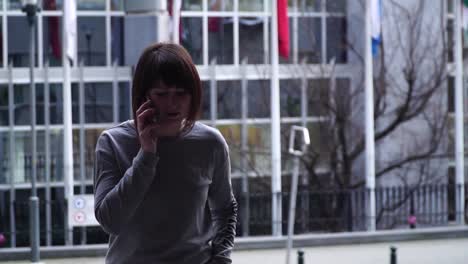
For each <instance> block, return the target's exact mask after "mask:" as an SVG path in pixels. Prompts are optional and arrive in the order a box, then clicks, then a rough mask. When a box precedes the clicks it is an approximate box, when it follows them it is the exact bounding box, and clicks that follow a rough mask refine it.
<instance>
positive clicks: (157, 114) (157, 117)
mask: <svg viewBox="0 0 468 264" xmlns="http://www.w3.org/2000/svg"><path fill="white" fill-rule="evenodd" d="M146 99H148V100H150V99H149V97H146ZM151 107H152V108H153V109H154V110H155V114H154V116H153V117H152V119H151V121H152V122H153V123H157V122H160V121H161V120H162V118H163V115H162V114H161V112H160V111H159V109H158V108H157V107H156V106H155V105H154V103H153V102H152V101H151Z"/></svg>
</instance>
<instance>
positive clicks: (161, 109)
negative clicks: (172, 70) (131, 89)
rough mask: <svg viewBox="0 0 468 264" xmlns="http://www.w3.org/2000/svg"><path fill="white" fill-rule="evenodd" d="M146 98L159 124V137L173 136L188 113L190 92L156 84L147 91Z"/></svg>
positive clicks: (183, 122) (179, 129) (161, 83)
mask: <svg viewBox="0 0 468 264" xmlns="http://www.w3.org/2000/svg"><path fill="white" fill-rule="evenodd" d="M147 96H148V98H149V99H150V100H151V101H152V102H153V105H154V107H155V108H156V110H157V112H158V113H159V116H158V117H157V119H158V121H157V122H160V124H161V131H158V134H159V135H160V136H175V135H177V134H178V133H179V132H180V131H181V130H182V129H183V127H184V124H185V122H186V119H187V117H188V115H189V112H190V102H191V99H192V96H191V95H190V92H189V91H187V90H185V89H183V88H179V87H176V86H167V85H166V84H164V83H163V82H158V83H157V84H156V85H154V86H153V88H151V89H150V90H149V91H148V95H147Z"/></svg>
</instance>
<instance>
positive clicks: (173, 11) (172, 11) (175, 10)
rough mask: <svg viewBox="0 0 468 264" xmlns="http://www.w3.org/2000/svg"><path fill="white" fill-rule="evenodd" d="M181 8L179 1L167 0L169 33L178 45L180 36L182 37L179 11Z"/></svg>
mask: <svg viewBox="0 0 468 264" xmlns="http://www.w3.org/2000/svg"><path fill="white" fill-rule="evenodd" d="M181 7H182V1H181V0H168V2H167V9H168V12H169V16H170V17H171V20H170V22H169V23H170V32H171V39H172V41H173V42H174V43H180V36H181V35H182V23H181V22H180V20H181V16H180V9H181Z"/></svg>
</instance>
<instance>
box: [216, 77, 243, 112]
mask: <svg viewBox="0 0 468 264" xmlns="http://www.w3.org/2000/svg"><path fill="white" fill-rule="evenodd" d="M216 86H217V88H218V91H217V92H218V102H217V103H218V119H230V118H240V117H241V96H240V94H241V89H240V82H239V81H218V82H216Z"/></svg>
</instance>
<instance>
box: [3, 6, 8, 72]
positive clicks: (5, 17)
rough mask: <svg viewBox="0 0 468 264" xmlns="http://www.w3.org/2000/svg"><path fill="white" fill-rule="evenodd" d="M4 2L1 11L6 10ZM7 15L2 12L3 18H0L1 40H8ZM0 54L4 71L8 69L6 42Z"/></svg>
mask: <svg viewBox="0 0 468 264" xmlns="http://www.w3.org/2000/svg"><path fill="white" fill-rule="evenodd" d="M5 5H6V0H3V10H5V8H6V6H5ZM7 23H8V22H7V15H6V12H5V11H4V12H3V16H2V31H3V32H2V39H4V40H5V39H8V38H7V31H8V27H7ZM2 54H3V68H4V69H7V67H8V41H3V49H2Z"/></svg>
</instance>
